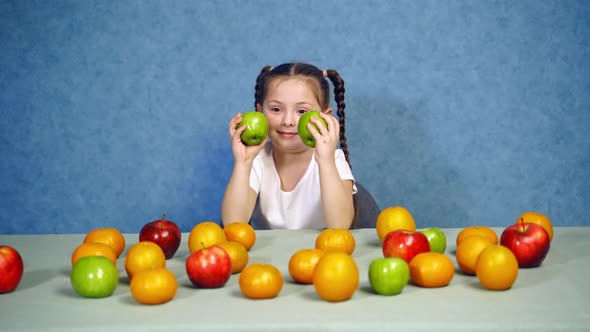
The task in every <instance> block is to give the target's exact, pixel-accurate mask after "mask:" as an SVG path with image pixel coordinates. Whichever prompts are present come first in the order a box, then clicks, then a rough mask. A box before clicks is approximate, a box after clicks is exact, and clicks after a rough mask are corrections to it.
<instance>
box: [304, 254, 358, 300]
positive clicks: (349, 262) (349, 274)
mask: <svg viewBox="0 0 590 332" xmlns="http://www.w3.org/2000/svg"><path fill="white" fill-rule="evenodd" d="M312 281H313V286H314V288H315V290H316V293H317V294H318V295H319V296H320V298H322V299H324V300H326V301H330V302H340V301H346V300H349V299H350V298H351V297H352V295H353V294H354V293H355V292H356V290H357V288H358V285H359V269H358V266H357V264H356V262H355V260H354V259H353V258H352V256H351V255H348V254H346V253H343V252H339V251H328V252H326V253H324V255H323V256H322V258H320V261H319V262H318V263H317V265H316V267H315V269H314V271H313V278H312Z"/></svg>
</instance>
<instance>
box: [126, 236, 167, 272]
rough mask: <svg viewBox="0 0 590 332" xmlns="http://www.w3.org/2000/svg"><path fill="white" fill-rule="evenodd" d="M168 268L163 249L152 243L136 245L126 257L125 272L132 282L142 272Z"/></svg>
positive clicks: (143, 242) (146, 242)
mask: <svg viewBox="0 0 590 332" xmlns="http://www.w3.org/2000/svg"><path fill="white" fill-rule="evenodd" d="M163 267H166V256H164V252H163V251H162V248H160V246H158V245H157V244H155V243H153V242H150V241H141V242H138V243H136V244H134V245H133V246H132V247H131V248H130V249H129V251H128V252H127V256H126V257H125V271H127V276H129V279H130V280H132V279H133V277H134V276H135V275H136V274H138V273H139V272H141V271H145V270H152V269H157V268H163Z"/></svg>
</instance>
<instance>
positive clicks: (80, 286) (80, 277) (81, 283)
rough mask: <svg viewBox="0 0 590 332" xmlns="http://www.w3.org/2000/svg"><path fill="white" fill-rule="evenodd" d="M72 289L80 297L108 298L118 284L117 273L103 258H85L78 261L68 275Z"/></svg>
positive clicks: (112, 265)
mask: <svg viewBox="0 0 590 332" xmlns="http://www.w3.org/2000/svg"><path fill="white" fill-rule="evenodd" d="M70 283H71V285H72V288H73V289H74V290H75V291H76V293H78V294H79V295H81V296H84V297H91V298H102V297H108V296H111V295H112V294H113V292H114V291H115V289H117V285H118V283H119V271H118V270H117V267H116V266H115V264H113V262H111V261H110V260H109V259H108V258H106V257H104V256H86V257H82V258H80V259H78V260H77V261H76V263H75V264H74V266H72V271H71V273H70Z"/></svg>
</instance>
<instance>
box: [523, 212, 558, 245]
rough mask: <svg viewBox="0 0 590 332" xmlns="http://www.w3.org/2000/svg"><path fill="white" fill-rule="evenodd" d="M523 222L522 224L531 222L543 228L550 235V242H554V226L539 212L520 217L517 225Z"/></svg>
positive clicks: (527, 213)
mask: <svg viewBox="0 0 590 332" xmlns="http://www.w3.org/2000/svg"><path fill="white" fill-rule="evenodd" d="M521 220H522V222H531V223H534V224H539V225H541V226H543V228H545V230H546V231H547V234H548V235H549V241H552V240H553V224H551V220H549V218H547V216H546V215H544V214H542V213H539V212H525V213H523V214H521V215H520V217H518V219H517V220H516V223H520V222H521Z"/></svg>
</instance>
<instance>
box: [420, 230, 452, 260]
mask: <svg viewBox="0 0 590 332" xmlns="http://www.w3.org/2000/svg"><path fill="white" fill-rule="evenodd" d="M420 232H421V233H422V234H424V235H426V238H427V239H428V242H429V243H430V251H433V252H438V253H441V254H443V253H444V252H445V250H446V249H447V238H446V237H445V233H443V231H441V230H440V228H438V227H430V228H426V229H423V230H420Z"/></svg>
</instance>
